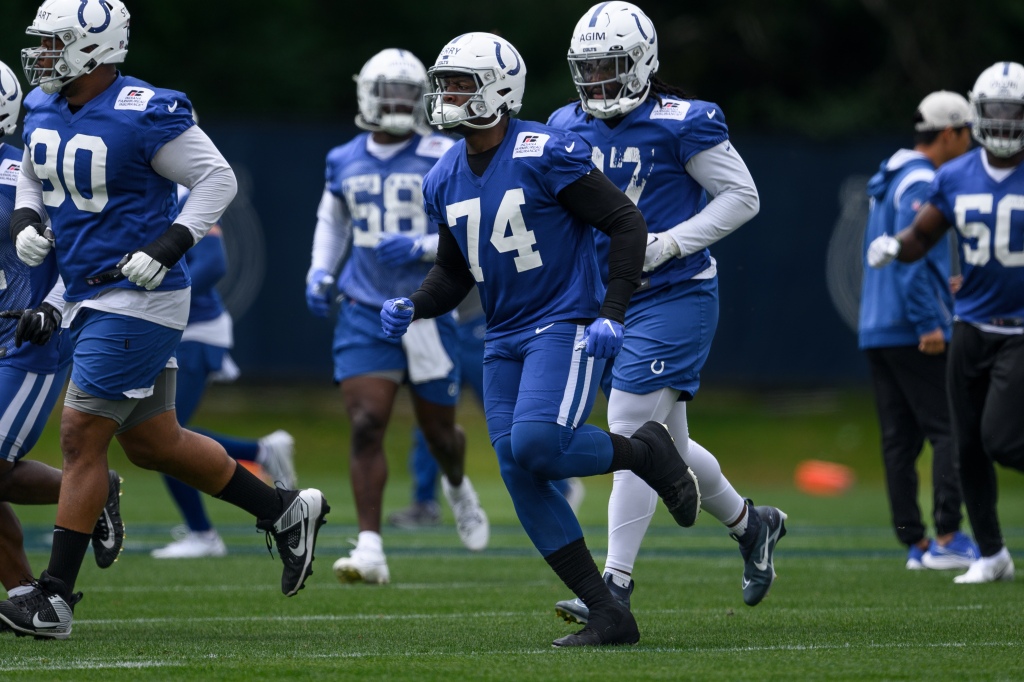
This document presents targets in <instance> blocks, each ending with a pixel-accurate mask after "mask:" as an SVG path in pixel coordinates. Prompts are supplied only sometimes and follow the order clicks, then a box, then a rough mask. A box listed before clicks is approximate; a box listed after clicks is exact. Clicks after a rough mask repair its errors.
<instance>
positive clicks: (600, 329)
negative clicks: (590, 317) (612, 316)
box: [583, 317, 625, 359]
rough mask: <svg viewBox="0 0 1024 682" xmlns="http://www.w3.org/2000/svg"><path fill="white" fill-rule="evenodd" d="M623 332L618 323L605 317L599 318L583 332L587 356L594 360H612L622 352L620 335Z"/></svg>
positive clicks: (623, 328) (623, 329)
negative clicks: (592, 357)
mask: <svg viewBox="0 0 1024 682" xmlns="http://www.w3.org/2000/svg"><path fill="white" fill-rule="evenodd" d="M624 332H625V327H623V326H622V325H621V324H619V323H618V322H613V321H612V320H609V319H608V318H607V317H599V318H597V319H596V320H594V321H593V322H591V323H590V326H589V327H587V328H586V329H585V330H584V332H583V342H584V343H586V349H587V355H592V356H594V357H595V358H601V359H605V358H614V357H615V356H616V355H618V354H619V351H620V350H622V335H623V333H624Z"/></svg>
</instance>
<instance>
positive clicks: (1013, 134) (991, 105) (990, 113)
mask: <svg viewBox="0 0 1024 682" xmlns="http://www.w3.org/2000/svg"><path fill="white" fill-rule="evenodd" d="M972 104H973V105H974V115H975V120H974V125H973V127H972V132H973V135H974V138H975V139H976V140H977V141H978V143H979V144H981V145H982V146H984V147H985V149H987V150H988V151H990V152H991V153H992V154H993V155H994V156H998V157H1000V158H1008V157H1011V156H1013V155H1014V154H1017V153H1018V152H1020V151H1021V150H1024V102H1022V101H1020V100H1008V99H988V98H979V99H977V100H974V101H973V102H972Z"/></svg>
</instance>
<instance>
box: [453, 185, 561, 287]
mask: <svg viewBox="0 0 1024 682" xmlns="http://www.w3.org/2000/svg"><path fill="white" fill-rule="evenodd" d="M525 203H526V199H525V197H524V196H523V189H522V187H518V188H516V189H510V190H508V191H507V192H505V196H504V197H502V199H501V204H500V205H499V206H498V212H497V213H496V214H495V216H494V227H493V228H492V229H491V240H490V241H491V244H492V245H493V246H494V248H495V249H497V250H498V252H499V253H508V252H509V251H516V252H517V253H518V254H519V255H517V256H516V257H515V264H516V272H525V271H526V270H532V269H534V268H539V267H540V266H542V265H544V262H543V261H542V260H541V257H540V252H539V251H534V250H533V245H534V244H536V243H537V238H536V237H535V236H534V235H533V231H532V230H529V229H527V227H526V221H524V220H523V212H522V211H521V210H520V206H522V205H523V204H525ZM460 218H465V219H466V250H467V252H468V255H469V270H470V272H472V273H473V277H474V279H476V281H477V282H483V281H484V271H483V268H481V267H480V198H479V197H477V198H474V199H466V200H465V201H460V202H458V203H455V204H451V205H450V206H448V227H455V226H456V224H458V222H459V219H460Z"/></svg>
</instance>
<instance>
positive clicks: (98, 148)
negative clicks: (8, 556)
mask: <svg viewBox="0 0 1024 682" xmlns="http://www.w3.org/2000/svg"><path fill="white" fill-rule="evenodd" d="M128 22H129V14H128V10H127V9H126V8H125V6H124V4H123V3H122V2H120V0H102V1H101V0H46V2H44V3H43V4H42V5H41V6H40V8H39V11H38V12H37V14H36V16H35V19H34V21H33V22H32V24H31V26H29V27H28V29H27V33H28V34H29V35H30V36H33V37H34V38H35V39H36V40H38V45H37V46H35V47H29V48H26V49H24V50H23V51H22V66H23V68H24V70H25V74H26V76H27V77H28V80H29V82H30V83H31V84H32V85H38V86H39V87H38V88H37V89H36V90H33V91H32V92H31V93H29V95H28V96H27V97H26V98H25V108H26V116H25V122H24V127H25V132H24V139H25V142H26V149H25V154H24V157H23V162H22V168H21V176H20V177H19V180H18V191H17V199H16V204H15V211H14V213H13V214H12V217H11V237H12V240H13V241H14V244H15V248H16V250H17V254H18V258H19V259H20V260H21V261H22V262H24V263H25V264H27V265H29V266H31V267H39V266H41V265H42V264H43V263H44V262H45V260H46V258H47V256H48V255H49V254H50V252H51V251H52V252H53V253H54V255H55V256H56V259H57V268H58V271H59V272H60V274H61V277H62V279H63V280H64V284H65V286H66V290H65V293H64V299H65V301H66V304H65V306H64V314H63V320H62V323H61V324H62V327H63V328H65V329H67V330H68V333H69V334H70V340H71V343H72V346H73V351H72V353H73V369H72V371H71V381H70V385H69V387H68V389H67V392H66V395H65V401H64V411H63V413H62V415H61V450H62V451H63V454H64V462H63V481H62V484H61V491H60V501H59V502H58V506H57V518H56V525H55V527H54V534H53V548H52V551H51V554H50V562H49V566H48V567H47V569H46V570H45V571H43V572H42V574H41V575H40V576H39V580H38V581H36V582H35V583H33V584H32V590H31V591H30V592H29V593H27V594H22V595H18V596H16V597H13V598H11V599H9V600H7V601H4V602H2V603H0V619H3V620H4V621H5V622H6V623H7V624H8V625H9V626H11V628H13V629H14V630H15V632H16V633H17V634H21V635H34V636H37V637H50V638H56V639H65V638H67V637H68V636H69V635H70V633H71V629H72V623H73V608H74V606H75V604H77V603H78V601H79V600H80V599H81V593H80V592H79V593H76V592H74V587H75V582H76V580H77V578H78V572H79V569H80V568H81V564H82V558H83V555H84V553H85V550H86V548H87V546H88V544H89V541H90V538H91V535H92V531H93V522H92V519H95V518H97V517H98V516H99V514H100V512H101V510H102V509H103V505H104V502H105V501H106V498H107V491H108V475H107V448H108V447H109V445H110V442H111V440H112V439H113V438H115V437H116V438H117V439H118V442H119V443H120V444H121V446H122V447H123V448H124V451H125V453H126V454H127V456H128V458H129V459H130V460H131V461H132V462H133V463H135V464H136V465H139V466H141V467H143V468H147V469H155V470H157V471H160V472H161V473H167V474H170V475H172V476H174V477H176V478H178V479H179V480H181V481H183V482H185V483H188V484H190V485H193V486H195V487H196V488H198V489H200V490H202V491H204V492H206V493H208V494H211V495H216V496H217V497H219V498H221V499H223V500H225V501H227V502H230V503H231V504H234V505H236V506H238V507H241V508H242V509H245V510H246V511H248V512H249V513H251V514H252V515H253V516H255V517H256V518H257V520H258V521H257V527H258V528H260V529H262V530H265V531H266V532H267V533H268V534H272V535H273V536H274V538H275V539H276V541H277V545H278V551H279V554H280V555H281V559H282V561H283V562H284V573H283V575H282V579H281V588H282V591H283V592H284V593H285V594H286V595H288V596H291V595H294V594H296V593H297V592H298V591H299V590H300V589H301V588H302V587H303V585H304V583H305V580H306V577H307V576H308V575H309V574H310V572H311V569H312V561H313V548H314V545H315V542H316V535H317V531H318V529H319V526H320V525H321V524H322V523H323V520H324V515H325V514H326V513H327V511H328V506H327V503H326V501H325V500H324V497H323V495H322V494H321V493H320V491H319V490H315V489H310V490H304V491H297V490H284V489H277V490H275V489H274V488H271V487H270V486H267V485H266V484H264V483H263V482H262V481H260V480H259V479H258V478H256V477H255V476H253V475H252V474H251V473H249V472H248V470H246V469H245V467H243V466H241V465H239V464H238V463H237V462H236V461H235V460H233V459H231V458H230V457H228V455H227V453H226V452H225V451H224V448H223V447H221V446H220V445H218V444H217V443H216V442H214V441H212V440H210V439H209V438H206V437H205V436H201V435H199V434H196V433H193V432H190V431H187V430H185V429H182V428H181V427H180V426H179V425H178V422H177V419H176V417H175V413H174V394H175V390H174V385H175V369H174V367H175V363H174V349H175V347H176V346H177V345H178V342H179V341H180V339H181V330H182V329H184V327H185V324H186V321H187V319H188V309H189V284H190V280H189V276H188V270H187V268H186V267H185V266H184V264H183V263H182V262H181V259H182V256H184V254H185V252H186V251H188V249H189V248H191V247H192V246H193V245H194V244H195V243H196V241H198V240H199V239H201V238H202V237H203V236H204V235H205V234H206V232H207V231H208V230H209V229H210V227H211V226H212V225H213V223H214V222H216V220H217V219H218V218H219V217H220V215H221V214H222V213H223V212H224V209H225V208H227V205H228V203H229V202H230V201H231V198H232V197H233V196H234V193H235V188H236V185H235V177H234V173H233V172H232V171H231V167H230V166H229V165H228V164H227V162H226V161H225V160H224V157H223V156H221V154H220V152H219V151H218V150H217V148H216V147H215V146H214V145H213V143H212V142H211V141H210V139H209V138H208V137H207V136H206V135H205V134H204V133H203V132H202V131H201V130H200V129H199V128H197V127H196V126H195V123H194V121H193V120H192V112H191V109H192V105H191V103H190V102H189V100H188V98H187V97H186V96H185V95H184V94H182V93H180V92H175V91H173V90H165V89H163V88H157V87H154V86H152V85H150V84H148V83H145V82H143V81H140V80H138V79H136V78H131V77H129V76H124V75H122V74H121V73H120V72H119V71H118V69H117V64H119V63H121V62H123V61H124V59H125V55H126V54H127V51H128ZM72 171H75V172H72ZM178 184H182V185H185V186H186V187H188V188H189V189H191V190H192V192H191V194H190V195H189V198H188V200H187V201H186V202H185V205H184V207H183V208H182V210H181V212H180V213H177V212H176V187H177V185H178ZM172 216H174V217H173V220H172ZM47 218H48V219H49V220H50V223H51V228H52V233H53V239H52V241H51V239H49V238H48V236H49V235H48V234H47V233H46V232H45V223H44V221H45V220H46V219H47ZM126 254H127V255H126ZM268 537H269V536H268Z"/></svg>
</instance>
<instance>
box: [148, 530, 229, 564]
mask: <svg viewBox="0 0 1024 682" xmlns="http://www.w3.org/2000/svg"><path fill="white" fill-rule="evenodd" d="M227 553H228V548H227V545H225V544H224V541H223V540H222V539H221V537H220V535H219V534H218V533H217V531H215V530H207V531H202V532H199V533H196V532H193V531H188V532H187V533H185V535H184V537H182V538H180V539H178V540H175V541H174V542H172V543H171V544H169V545H167V546H165V547H161V548H159V549H154V550H153V551H152V552H150V553H149V555H150V556H151V557H153V558H154V559H201V558H203V557H221V556H227Z"/></svg>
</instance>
